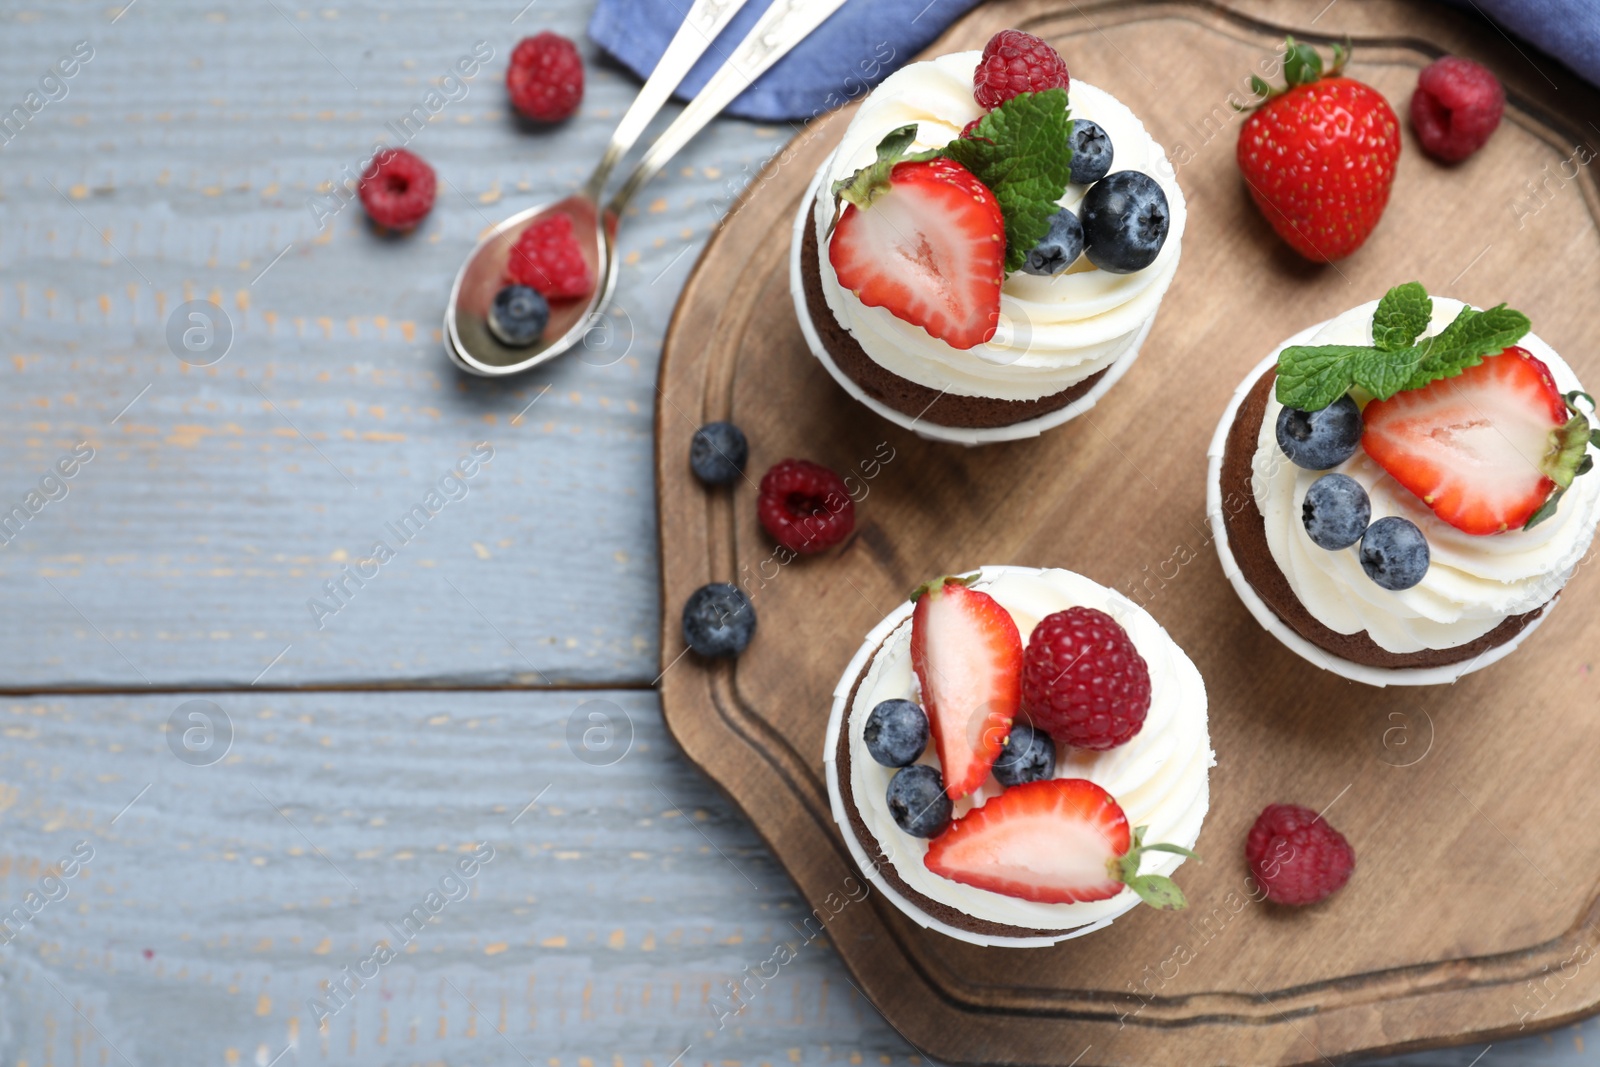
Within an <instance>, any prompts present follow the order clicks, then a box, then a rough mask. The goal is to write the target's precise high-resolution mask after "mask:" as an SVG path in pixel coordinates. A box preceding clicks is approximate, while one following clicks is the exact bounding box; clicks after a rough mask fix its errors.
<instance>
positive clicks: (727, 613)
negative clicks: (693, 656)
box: [683, 582, 756, 658]
mask: <svg viewBox="0 0 1600 1067" xmlns="http://www.w3.org/2000/svg"><path fill="white" fill-rule="evenodd" d="M755 632H756V609H755V605H754V604H752V603H750V598H749V597H748V596H746V595H745V593H744V590H743V589H740V588H739V587H738V586H736V585H734V584H733V583H732V582H712V583H710V584H709V585H702V586H701V587H700V588H699V589H696V590H695V591H694V592H692V593H690V594H689V599H688V600H687V601H685V602H684V605H683V640H684V642H685V643H686V644H687V645H688V646H689V647H690V648H692V649H694V650H695V651H696V652H698V653H699V654H700V655H702V656H708V657H712V658H716V657H726V656H737V655H738V654H739V653H741V652H743V651H744V650H745V649H746V648H747V647H749V645H750V639H751V638H752V637H754V636H755Z"/></svg>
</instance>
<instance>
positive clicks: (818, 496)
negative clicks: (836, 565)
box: [756, 459, 856, 556]
mask: <svg viewBox="0 0 1600 1067" xmlns="http://www.w3.org/2000/svg"><path fill="white" fill-rule="evenodd" d="M756 517H757V518H759V519H760V520H761V526H762V528H763V529H765V530H766V531H767V533H768V534H770V535H771V536H772V539H773V540H774V541H776V542H778V544H780V545H782V546H783V547H784V548H787V549H788V550H789V551H791V552H798V553H800V554H801V555H803V556H804V555H810V554H812V553H815V552H824V551H826V550H828V549H830V548H832V547H833V546H834V545H836V544H838V543H839V542H841V541H843V540H844V539H845V538H846V537H849V536H850V532H851V531H852V530H854V529H855V528H856V502H855V501H854V500H852V499H851V497H850V493H849V491H848V490H847V489H846V488H845V484H844V480H843V479H842V478H840V477H839V476H838V475H837V474H835V473H833V471H831V470H829V469H828V468H827V467H824V466H823V465H822V464H820V463H812V462H811V461H810V460H808V459H786V460H782V461H780V462H779V463H776V464H774V465H773V467H772V469H771V470H769V471H767V473H766V474H764V475H762V477H761V491H760V493H759V494H758V495H757V497H756Z"/></svg>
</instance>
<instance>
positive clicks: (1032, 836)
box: [923, 778, 1196, 910]
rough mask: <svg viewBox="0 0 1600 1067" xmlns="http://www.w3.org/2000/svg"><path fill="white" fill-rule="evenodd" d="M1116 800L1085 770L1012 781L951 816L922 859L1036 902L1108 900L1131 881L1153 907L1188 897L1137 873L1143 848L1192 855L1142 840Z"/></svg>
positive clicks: (1167, 882)
mask: <svg viewBox="0 0 1600 1067" xmlns="http://www.w3.org/2000/svg"><path fill="white" fill-rule="evenodd" d="M1145 829H1146V828H1145V827H1143V826H1140V827H1137V828H1133V829H1130V828H1129V826H1128V816H1127V815H1126V813H1124V812H1123V810H1122V806H1121V805H1119V804H1118V803H1117V802H1116V800H1115V799H1114V798H1113V797H1112V796H1111V794H1110V793H1107V792H1106V791H1105V790H1104V789H1102V788H1101V787H1100V786H1098V785H1096V784H1095V783H1093V782H1091V781H1089V780H1088V779H1086V778H1046V779H1042V780H1039V781H1033V782H1026V783H1024V784H1022V785H1015V786H1012V787H1011V788H1010V789H1007V790H1006V791H1005V792H1004V793H1001V794H1000V795H999V796H997V797H993V798H991V799H990V800H988V801H987V802H986V803H985V804H984V805H983V807H981V808H973V809H972V810H971V811H969V812H968V813H967V814H966V815H964V816H962V817H961V818H959V819H957V820H956V821H954V822H952V823H951V824H950V826H949V827H948V828H947V829H946V830H945V831H944V833H942V834H940V835H939V836H938V837H936V838H934V839H933V840H932V841H931V842H930V843H929V845H928V851H927V853H926V855H924V857H923V864H924V865H925V866H926V867H927V868H928V870H930V871H932V872H933V873H934V874H937V875H940V876H942V877H944V878H949V879H950V880H952V881H955V882H960V883H962V884H963V885H970V886H975V887H977V888H978V889H987V890H989V891H990V892H994V893H1003V894H1005V895H1006V896H1010V897H1019V898H1021V899H1023V900H1032V901H1036V902H1038V903H1041V904H1082V903H1088V902H1091V901H1096V900H1110V899H1111V898H1112V897H1114V896H1116V895H1117V894H1118V893H1121V892H1122V891H1123V889H1125V888H1126V889H1132V890H1133V891H1134V892H1135V893H1137V894H1138V895H1139V899H1140V900H1143V901H1144V902H1145V903H1146V904H1149V905H1151V906H1153V907H1157V908H1162V909H1167V910H1177V909H1179V908H1183V907H1185V906H1186V905H1187V903H1188V902H1187V901H1186V900H1185V899H1184V896H1183V891H1182V890H1180V889H1179V888H1178V886H1177V883H1175V882H1174V881H1173V880H1172V879H1170V878H1168V877H1166V876H1165V875H1159V874H1140V873H1139V867H1140V865H1141V863H1142V862H1143V859H1144V857H1145V855H1146V854H1148V853H1151V852H1171V853H1176V854H1177V855H1180V856H1187V857H1189V858H1191V859H1193V858H1196V857H1195V854H1194V853H1193V852H1191V851H1189V850H1188V849H1186V848H1184V847H1182V846H1181V845H1167V844H1146V843H1145V840H1144V835H1145Z"/></svg>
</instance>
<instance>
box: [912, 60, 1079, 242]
mask: <svg viewBox="0 0 1600 1067" xmlns="http://www.w3.org/2000/svg"><path fill="white" fill-rule="evenodd" d="M1071 132H1072V120H1071V117H1070V114H1069V112H1068V111H1067V92H1066V90H1065V89H1047V90H1045V91H1044V92H1042V93H1019V94H1018V95H1016V96H1014V97H1012V98H1011V99H1010V100H1007V101H1006V102H1005V103H1003V104H1001V105H1000V106H999V107H997V108H995V109H994V110H993V111H991V112H989V113H988V114H987V115H985V116H984V117H983V119H982V121H980V122H979V123H978V125H977V128H976V129H974V130H973V131H972V136H970V137H958V138H956V139H955V140H953V141H951V142H950V143H949V144H947V145H945V146H944V148H943V149H941V150H940V153H939V154H940V155H943V156H944V157H945V158H946V159H950V160H954V161H955V162H957V163H959V164H961V165H962V166H963V167H966V168H967V169H968V170H970V171H971V172H972V174H973V176H974V177H975V178H977V179H978V180H979V181H980V182H982V183H983V184H984V185H986V186H988V188H989V191H990V192H992V193H994V196H995V200H996V201H998V202H999V204H1000V213H1001V214H1002V215H1003V216H1005V226H1006V270H1007V272H1011V271H1016V270H1020V269H1021V267H1022V264H1023V262H1024V261H1026V259H1027V257H1028V252H1029V250H1030V249H1032V248H1033V246H1034V245H1036V244H1038V243H1039V241H1040V239H1041V238H1043V237H1044V235H1045V233H1046V232H1047V231H1048V230H1049V228H1050V219H1051V216H1053V215H1054V214H1055V213H1056V212H1057V211H1058V210H1059V205H1058V204H1057V203H1056V201H1058V200H1060V199H1061V194H1063V193H1065V192H1066V191H1067V179H1068V176H1069V174H1070V172H1071V168H1072V153H1071V152H1070V151H1069V150H1066V149H1065V148H1064V146H1065V145H1066V143H1067V137H1068V135H1069V134H1070V133H1071Z"/></svg>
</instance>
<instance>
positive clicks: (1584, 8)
mask: <svg viewBox="0 0 1600 1067" xmlns="http://www.w3.org/2000/svg"><path fill="white" fill-rule="evenodd" d="M1453 2H1454V3H1456V4H1457V5H1458V6H1465V7H1466V8H1467V9H1468V10H1472V9H1474V8H1476V9H1477V10H1478V11H1479V12H1480V13H1481V14H1484V15H1487V16H1488V17H1489V18H1490V19H1492V20H1493V21H1494V22H1496V23H1498V24H1499V25H1500V27H1501V28H1502V29H1504V30H1505V31H1506V32H1507V33H1509V34H1511V35H1512V36H1513V37H1520V38H1522V39H1523V40H1524V41H1527V42H1528V43H1529V44H1532V45H1534V46H1535V47H1536V48H1539V49H1542V50H1543V51H1545V52H1548V53H1550V54H1551V55H1552V56H1555V57H1556V58H1557V59H1559V60H1561V62H1563V63H1565V64H1566V65H1567V66H1569V67H1571V68H1572V69H1573V70H1574V71H1576V72H1577V73H1578V74H1579V75H1581V76H1582V77H1583V78H1584V80H1586V81H1588V82H1590V83H1591V84H1594V85H1600V4H1597V3H1595V2H1594V0H1453ZM1523 52H1524V54H1525V55H1526V56H1527V59H1528V62H1530V63H1532V64H1533V65H1534V67H1535V69H1537V68H1538V66H1539V62H1540V60H1541V59H1543V58H1544V57H1542V56H1540V55H1538V54H1537V53H1535V52H1530V51H1529V50H1527V49H1524V50H1523Z"/></svg>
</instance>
